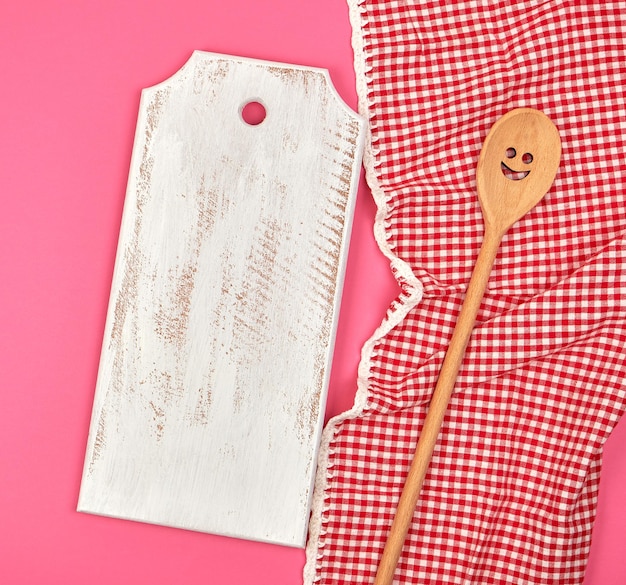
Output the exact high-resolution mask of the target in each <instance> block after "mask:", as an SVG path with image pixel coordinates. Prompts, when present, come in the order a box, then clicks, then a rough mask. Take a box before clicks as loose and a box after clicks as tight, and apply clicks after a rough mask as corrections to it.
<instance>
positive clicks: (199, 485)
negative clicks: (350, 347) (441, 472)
mask: <svg viewBox="0 0 626 585" xmlns="http://www.w3.org/2000/svg"><path fill="white" fill-rule="evenodd" d="M250 103H252V104H253V105H252V106H248V105H247V104H250ZM253 107H256V108H257V110H260V115H258V112H257V118H256V119H250V118H248V117H247V110H248V109H250V108H253ZM263 116H264V119H263V120H262V121H260V123H258V122H259V120H260V119H261V118H263ZM246 120H248V121H246ZM364 136H365V126H364V122H363V120H362V119H361V118H360V117H359V116H358V115H356V114H355V113H354V112H353V111H352V110H350V109H349V108H348V107H347V106H346V105H345V103H344V102H342V100H341V99H340V98H339V96H338V95H337V93H336V91H335V90H334V88H333V86H332V83H331V81H330V77H329V75H328V72H327V71H325V70H321V69H311V68H304V67H296V66H292V65H284V64H277V63H270V62H265V61H257V60H251V59H244V58H238V57H231V56H226V55H218V54H212V53H204V52H195V53H194V54H193V56H192V57H191V58H190V60H189V61H188V62H187V63H186V64H185V65H184V66H183V67H182V68H181V69H180V70H179V71H178V72H177V73H176V74H175V75H174V76H173V77H171V78H170V79H168V80H166V81H164V82H163V83H161V84H159V85H156V86H154V87H151V88H148V89H145V90H144V91H143V92H142V97H141V104H140V109H139V119H138V124H137V132H136V137H135V144H134V148H133V154H132V161H131V168H130V176H129V181H128V189H127V193H126V200H125V206H124V213H123V219H122V226H121V232H120V237H119V245H118V251H117V257H116V263H115V271H114V276H113V283H112V290H111V297H110V303H109V310H108V315H107V322H106V329H105V335H104V343H103V348H102V355H101V360H100V368H99V372H98V381H97V387H96V393H95V399H94V407H93V414H92V420H91V427H90V433H89V439H88V445H87V454H86V459H85V467H84V472H83V478H82V484H81V490H80V498H79V503H78V509H79V510H80V511H83V512H90V513H95V514H103V515H108V516H115V517H120V518H127V519H132V520H139V521H145V522H151V523H157V524H164V525H168V526H176V527H181V528H187V529H192V530H200V531H205V532H211V533H218V534H224V535H230V536H236V537H242V538H248V539H253V540H261V541H268V542H275V543H281V544H286V545H292V546H300V547H302V546H304V544H305V540H306V532H307V523H308V517H309V508H310V501H311V494H312V484H313V480H314V475H315V463H316V456H317V449H318V445H319V439H320V433H321V428H322V424H323V414H324V404H325V396H326V391H327V387H328V377H329V373H330V364H331V357H332V351H333V340H334V336H335V329H336V324H337V316H338V309H339V302H340V293H341V286H342V279H343V274H344V267H345V261H346V255H347V248H348V238H349V231H350V222H351V216H352V210H353V205H354V200H355V196H356V189H357V182H358V178H359V173H360V165H361V152H362V146H363V141H364Z"/></svg>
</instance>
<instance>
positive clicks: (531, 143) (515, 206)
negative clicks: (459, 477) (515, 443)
mask: <svg viewBox="0 0 626 585" xmlns="http://www.w3.org/2000/svg"><path fill="white" fill-rule="evenodd" d="M560 159H561V140H560V138H559V133H558V130H557V129H556V127H555V126H554V124H553V123H552V122H551V121H550V119H549V118H548V117H547V116H546V115H545V114H543V113H542V112H539V111H538V110H533V109H531V108H519V109H516V110H512V111H510V112H508V113H507V114H505V115H504V116H502V118H500V119H499V120H498V121H497V122H496V123H495V124H494V125H493V127H492V128H491V130H490V131H489V134H488V135H487V138H486V139H485V143H484V144H483V148H482V150H481V152H480V157H479V159H478V167H477V169H476V183H477V191H478V199H479V201H480V206H481V209H482V214H483V219H484V223H485V234H484V238H483V242H482V246H481V248H480V253H479V254H478V258H477V260H476V265H475V266H474V271H473V272H472V277H471V279H470V282H469V285H468V287H467V292H466V293H465V299H464V301H463V306H462V307H461V312H460V313H459V316H458V319H457V323H456V326H455V328H454V333H453V334H452V339H451V340H450V345H449V346H448V350H447V352H446V356H445V358H444V361H443V365H442V367H441V371H440V372H439V378H438V380H437V385H436V386H435V391H434V393H433V396H432V399H431V402H430V405H429V409H428V414H427V415H426V419H425V421H424V427H423V429H422V432H421V434H420V438H419V441H418V443H417V448H416V450H415V455H414V456H413V462H412V463H411V467H410V469H409V473H408V476H407V479H406V483H405V485H404V489H403V491H402V495H401V496H400V501H399V503H398V509H397V510H396V515H395V518H394V520H393V524H392V526H391V531H390V533H389V536H388V538H387V543H386V545H385V549H384V552H383V556H382V559H381V561H380V565H379V567H378V572H377V574H376V579H375V581H374V585H391V582H392V581H393V575H394V573H395V570H396V565H397V564H398V559H399V558H400V553H401V552H402V547H403V546H404V541H405V539H406V536H407V533H408V530H409V527H410V525H411V521H412V518H413V512H414V511H415V506H416V505H417V500H418V497H419V493H420V490H421V488H422V484H423V482H424V477H425V476H426V470H427V469H428V465H429V464H430V459H431V457H432V454H433V450H434V448H435V443H436V442H437V436H438V435H439V431H440V429H441V425H442V423H443V418H444V414H445V411H446V409H447V407H448V402H449V401H450V397H451V396H452V390H453V388H454V384H455V382H456V378H457V375H458V372H459V368H460V367H461V362H462V361H463V356H464V355H465V349H466V347H467V343H468V341H469V339H470V336H471V334H472V330H473V328H474V323H475V320H476V315H477V313H478V309H479V308H480V304H481V301H482V298H483V295H484V293H485V289H486V287H487V282H488V280H489V274H490V272H491V268H492V266H493V262H494V260H495V258H496V255H497V253H498V248H499V247H500V242H501V240H502V237H503V236H504V234H505V233H506V232H507V230H508V229H509V228H510V227H511V226H512V225H513V224H514V223H515V222H516V221H517V220H519V219H520V218H522V217H523V216H524V215H525V214H526V213H528V212H529V211H530V210H531V209H532V208H533V207H534V206H535V205H536V204H537V203H538V202H539V201H540V200H541V198H542V197H543V196H544V195H545V193H546V192H547V191H548V189H550V186H551V185H552V183H553V181H554V177H555V175H556V172H557V169H558V166H559V162H560Z"/></svg>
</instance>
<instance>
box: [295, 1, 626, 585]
mask: <svg viewBox="0 0 626 585" xmlns="http://www.w3.org/2000/svg"><path fill="white" fill-rule="evenodd" d="M350 9H351V18H352V24H353V29H354V36H353V41H354V48H355V65H356V70H357V80H358V81H357V82H358V86H359V96H360V110H361V112H362V114H363V115H364V116H366V117H367V119H368V120H369V125H370V130H371V136H370V141H369V148H368V152H367V156H366V168H367V177H368V182H369V184H370V186H371V188H372V193H373V195H374V197H375V199H376V202H377V205H378V215H377V217H376V225H375V232H376V235H377V238H378V242H379V245H380V247H381V249H382V251H383V252H384V253H385V254H386V255H387V256H388V257H389V259H390V263H391V267H392V270H393V272H394V275H395V276H396V278H397V280H398V282H399V284H400V286H401V290H402V292H401V294H400V296H399V298H398V299H397V300H396V301H395V302H394V303H393V305H392V306H391V307H390V309H389V311H388V313H387V315H386V317H385V319H384V320H383V323H382V324H381V326H380V327H379V329H378V330H377V331H376V332H375V334H374V335H373V337H372V338H371V339H370V340H369V341H368V342H367V343H366V345H365V346H364V348H363V356H362V362H361V365H360V370H359V380H358V391H357V397H356V401H355V406H354V408H353V409H352V410H351V411H349V412H347V413H344V414H342V415H340V416H339V417H336V418H335V419H333V420H331V421H330V422H329V424H328V425H327V428H326V430H325V434H324V439H323V444H322V451H321V457H320V462H319V471H318V479H317V486H316V504H315V507H314V510H313V515H312V520H311V532H310V538H309V545H308V549H307V565H306V567H305V582H306V583H319V584H322V585H331V584H351V585H356V584H366V583H372V582H373V579H374V575H375V573H376V568H377V565H378V562H379V560H380V556H381V554H382V550H383V547H384V543H385V540H386V537H387V534H388V530H389V527H390V524H391V520H392V518H393V515H394V511H395V507H396V504H397V501H398V498H399V496H400V492H401V490H402V486H403V482H404V478H405V476H406V473H407V470H408V467H409V464H410V461H411V458H412V454H413V451H414V449H415V445H416V443H417V440H418V437H419V434H420V429H421V426H422V424H423V421H424V416H425V413H426V409H427V407H428V402H429V399H430V397H431V394H432V391H433V389H434V386H435V382H436V379H437V375H438V371H439V368H440V366H441V363H442V361H443V356H444V353H445V350H446V347H447V344H448V342H449V339H450V336H451V334H452V330H453V327H454V323H455V320H456V316H457V314H458V311H459V309H460V306H461V303H462V300H463V292H464V290H465V287H466V285H467V282H468V281H469V277H470V274H471V270H472V267H473V265H474V262H475V260H476V257H477V255H478V250H479V247H480V243H481V239H482V234H483V223H482V219H481V213H480V207H479V204H478V200H477V197H476V183H475V168H476V163H477V159H478V154H479V152H480V149H481V146H482V143H483V141H484V138H485V136H486V134H487V132H488V130H489V128H490V127H491V126H492V125H493V123H494V122H495V121H496V120H497V119H498V118H499V117H500V116H502V115H503V114H505V113H506V112H507V111H509V110H511V109H513V108H516V107H533V108H537V109H540V110H542V111H543V112H545V113H546V114H547V115H548V116H549V117H550V118H551V119H552V121H553V122H554V123H555V124H556V126H557V128H558V129H559V132H560V134H561V139H562V143H563V155H562V163H561V166H560V169H559V173H558V175H557V178H556V180H555V182H554V185H553V187H552V188H551V190H550V191H549V193H548V194H547V195H546V197H545V198H544V199H543V200H542V202H541V203H540V204H539V205H538V206H537V207H536V208H535V209H534V210H532V211H531V212H530V213H529V214H528V215H527V216H526V217H525V218H523V219H522V220H521V221H520V222H519V223H518V224H516V225H515V226H514V227H513V228H512V229H511V230H510V231H509V232H508V234H507V235H506V236H505V238H504V240H503V242H502V244H501V247H500V251H499V255H498V258H497V260H496V263H495V266H494V269H493V272H492V274H491V278H490V281H489V286H488V289H487V292H486V295H485V298H484V300H483V304H482V307H481V310H480V313H479V315H478V319H477V326H476V329H475V331H474V334H473V336H472V339H471V341H470V344H469V347H468V351H467V354H466V358H465V361H464V364H463V366H462V368H461V371H460V375H459V378H458V382H457V385H456V387H455V393H454V395H453V397H452V400H451V403H450V406H449V409H448V412H447V415H446V419H445V422H444V426H443V429H442V433H441V436H440V439H439V441H438V444H437V447H436V450H435V453H434V456H433V460H432V463H431V467H430V469H429V472H428V475H427V477H426V480H425V484H424V487H423V490H422V494H421V498H420V502H419V503H418V506H417V509H416V511H415V515H414V518H413V523H412V526H411V530H410V532H409V536H408V539H407V542H406V545H405V548H404V551H403V554H402V557H401V559H400V563H399V565H398V570H397V574H396V583H398V584H416V585H417V584H426V583H428V584H435V583H436V584H446V585H450V584H463V585H470V584H472V585H486V584H492V583H498V584H499V583H515V584H516V585H520V584H540V583H541V584H556V583H558V584H571V585H574V584H580V583H582V581H583V579H584V570H585V565H586V562H587V556H588V553H589V547H590V542H591V534H592V527H593V520H594V515H595V509H596V501H597V493H598V485H599V478H600V467H601V458H602V448H603V445H604V443H605V441H606V439H607V437H608V436H609V434H610V432H611V430H612V429H613V428H614V426H615V424H616V423H617V421H618V420H619V418H620V416H621V415H622V413H623V412H624V409H625V408H626V385H625V383H624V380H625V379H626V350H625V349H624V348H625V344H626V273H625V267H626V263H625V261H626V258H625V253H626V246H625V242H624V234H625V230H626V201H625V193H626V191H625V189H624V187H625V178H626V177H625V175H624V172H623V169H622V168H621V167H622V165H623V160H624V153H625V152H626V140H625V136H626V99H625V91H624V90H625V87H626V43H625V38H626V24H625V18H626V16H625V15H626V3H624V2H612V1H610V0H609V1H606V2H593V1H581V0H572V1H566V0H563V1H548V2H530V1H529V2H494V1H485V2H476V1H466V2H454V1H452V0H447V1H446V0H438V1H433V2H421V1H418V0H407V1H387V2H385V1H381V0H361V1H357V0H352V2H351V4H350Z"/></svg>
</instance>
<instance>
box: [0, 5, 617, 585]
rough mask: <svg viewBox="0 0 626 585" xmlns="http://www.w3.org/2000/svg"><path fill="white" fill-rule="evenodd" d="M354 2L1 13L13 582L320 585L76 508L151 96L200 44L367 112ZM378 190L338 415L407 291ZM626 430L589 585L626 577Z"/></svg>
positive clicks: (613, 454) (1, 565)
mask: <svg viewBox="0 0 626 585" xmlns="http://www.w3.org/2000/svg"><path fill="white" fill-rule="evenodd" d="M350 34H351V31H350V24H349V20H348V9H347V6H346V4H345V2H344V0H311V1H310V2H302V1H297V0H295V1H294V0H265V1H260V0H228V1H226V2H224V1H222V0H204V1H203V2H193V1H191V0H175V1H166V0H131V1H128V0H126V1H122V0H108V1H106V2H104V1H103V2H99V1H95V0H94V1H89V0H84V1H82V2H79V1H76V2H71V1H69V0H65V1H64V0H48V1H44V0H41V1H37V0H22V1H20V2H12V3H9V2H6V1H5V2H2V6H1V7H0V197H1V201H2V207H1V209H0V267H1V269H2V279H1V281H0V583H8V584H9V583H10V584H16V585H17V584H21V583H29V584H30V583H45V584H56V583H62V584H64V585H73V584H83V583H96V584H97V583H102V584H104V583H107V584H111V583H115V584H124V583H151V584H152V585H159V584H172V583H185V584H187V585H193V584H195V583H198V584H199V583H202V584H206V583H216V584H218V583H220V584H221V583H226V584H229V585H239V584H241V585H243V584H249V583H255V584H256V585H266V584H267V585H269V584H272V585H287V584H290V585H293V584H298V583H301V582H302V567H303V565H304V560H305V558H304V551H302V550H299V549H290V548H283V547H279V546H274V545H267V544H260V543H254V542H246V541H240V540H236V539H230V538H225V537H219V536H213V535H207V534H200V533H193V532H187V531H184V530H176V529H170V528H164V527H160V526H150V525H144V524H139V523H135V522H127V521H122V520H113V519H108V518H102V517H98V516H91V515H87V514H79V513H77V512H75V511H74V510H75V507H76V501H77V497H78V489H79V484H80V476H81V471H82V465H83V457H84V452H85V444H86V439H87V432H88V427H89V417H90V412H91V405H92V400H93V392H94V388H95V380H96V371H97V365H98V358H99V353H100V344H101V339H102V333H103V328H104V319H105V313H106V307H107V301H108V293H109V286H110V282H111V276H112V270H113V261H114V254H115V248H116V242H117V235H118V230H119V225H120V218H121V211H122V204H123V197H124V191H125V185H126V178H127V173H128V166H129V162H130V153H131V148H132V141H133V134H134V126H135V120H136V115H137V108H138V104H139V93H140V90H141V89H142V88H143V87H147V86H150V85H153V84H155V83H157V82H159V81H162V80H164V79H165V78H167V77H169V76H170V75H171V74H172V73H173V72H174V71H176V70H177V69H178V68H179V67H180V66H181V65H182V64H183V63H184V62H185V61H186V60H187V59H188V58H189V56H190V54H191V52H192V51H193V50H194V49H201V50H206V51H213V52H222V53H230V54H235V55H242V56H247V57H254V58H260V59H267V60H274V61H281V62H287V63H296V64H300V65H309V66H315V67H324V68H327V69H328V70H329V71H330V74H331V77H332V79H333V81H334V83H335V86H336V88H337V90H338V91H339V93H340V94H341V95H342V96H343V98H344V99H345V100H346V102H347V103H348V104H350V105H351V106H352V107H356V94H355V89H354V85H355V81H354V71H353V66H352V49H351V46H350ZM373 217H374V205H373V202H372V200H371V197H370V194H369V191H368V189H367V187H366V186H365V183H364V182H362V184H361V189H360V192H359V198H358V202H357V209H356V217H355V224H354V232H353V239H352V245H351V252H350V256H349V264H348V273H347V282H346V287H345V292H344V302H343V306H342V313H341V320H340V324H339V331H338V337H337V347H336V355H335V362H334V367H333V373H332V379H331V388H330V394H329V401H328V408H327V417H328V416H332V415H334V414H337V413H339V412H341V411H343V410H345V409H347V408H349V407H350V406H351V404H352V400H353V396H354V392H355V384H356V371H357V365H358V360H359V354H360V348H361V346H362V344H363V342H364V341H365V340H366V339H367V338H368V337H369V336H370V335H371V333H372V332H373V330H374V328H375V327H376V326H377V325H378V323H379V322H380V320H381V318H382V316H383V315H384V312H385V309H386V306H387V303H388V302H389V300H390V299H392V298H393V296H394V295H395V292H396V289H395V286H394V283H393V280H392V278H391V276H390V273H389V270H388V265H387V262H386V260H385V259H384V258H382V256H381V254H380V253H379V251H378V249H377V247H376V244H375V242H374V239H373V236H372V223H373ZM624 483H626V423H621V424H620V425H619V426H618V428H617V430H616V431H615V432H614V434H613V436H612V437H611V439H610V440H609V443H608V445H607V449H606V456H605V468H604V473H603V477H602V483H601V495H600V502H599V513H598V520H597V524H596V530H595V535H594V544H593V549H592V555H591V560H590V565H589V570H588V576H587V580H586V582H585V584H586V585H612V584H615V585H617V584H618V583H619V584H623V583H626V562H625V560H624V559H625V553H624V549H625V546H624V545H625V543H626V499H625V498H624V497H623V496H622V495H621V492H623V488H621V486H622V485H624Z"/></svg>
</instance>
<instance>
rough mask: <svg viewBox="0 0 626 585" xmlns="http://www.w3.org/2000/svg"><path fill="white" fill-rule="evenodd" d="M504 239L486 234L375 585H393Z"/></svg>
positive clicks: (491, 233)
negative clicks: (468, 345) (427, 472)
mask: <svg viewBox="0 0 626 585" xmlns="http://www.w3.org/2000/svg"><path fill="white" fill-rule="evenodd" d="M502 235H503V234H500V233H497V231H496V230H491V229H487V230H486V231H485V235H484V239H483V243H482V245H481V248H480V253H479V254H478V258H477V260H476V264H475V266H474V270H473V272H472V277H471V279H470V282H469V284H468V287H467V291H466V293H465V298H464V300H463V306H462V307H461V311H460V313H459V316H458V318H457V322H456V325H455V327H454V332H453V334H452V339H451V340H450V344H449V346H448V350H447V351H446V356H445V358H444V360H443V364H442V366H441V370H440V372H439V378H438V379H437V385H436V386H435V390H434V392H433V396H432V398H431V401H430V405H429V408H428V413H427V415H426V419H425V420H424V426H423V428H422V432H421V434H420V437H419V440H418V443H417V447H416V449H415V454H414V455H413V461H412V463H411V467H410V469H409V473H408V475H407V478H406V481H405V484H404V488H403V490H402V495H401V496H400V500H399V502H398V508H397V510H396V515H395V517H394V520H393V523H392V525H391V530H390V532H389V536H388V537H387V542H386V544H385V549H384V551H383V556H382V558H381V561H380V564H379V566H378V572H377V573H376V579H375V581H374V585H391V583H392V581H393V575H394V573H395V570H396V566H397V564H398V560H399V558H400V554H401V552H402V547H403V546H404V541H405V540H406V536H407V533H408V531H409V527H410V526H411V521H412V519H413V513H414V511H415V506H416V505H417V500H418V498H419V493H420V490H421V489H422V484H423V483H424V478H425V476H426V471H427V469H428V465H429V464H430V460H431V457H432V454H433V451H434V449H435V443H436V442H437V437H438V435H439V431H440V429H441V425H442V423H443V418H444V415H445V412H446V409H447V408H448V402H449V401H450V397H451V396H452V391H453V389H454V384H455V382H456V379H457V376H458V373H459V369H460V367H461V363H462V361H463V356H464V355H465V350H466V348H467V344H468V342H469V339H470V336H471V334H472V330H473V329H474V323H475V321H476V315H477V314H478V309H479V308H480V304H481V301H482V298H483V295H484V293H485V289H486V288H487V282H488V281H489V274H490V273H491V268H492V266H493V262H494V260H495V258H496V255H497V253H498V248H499V246H500V241H501V239H502Z"/></svg>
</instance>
